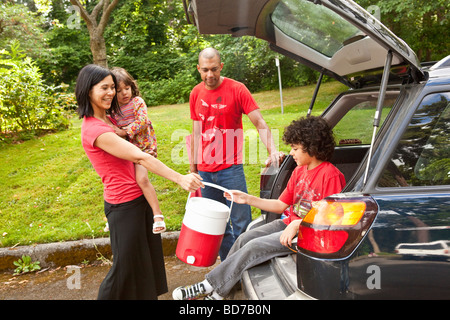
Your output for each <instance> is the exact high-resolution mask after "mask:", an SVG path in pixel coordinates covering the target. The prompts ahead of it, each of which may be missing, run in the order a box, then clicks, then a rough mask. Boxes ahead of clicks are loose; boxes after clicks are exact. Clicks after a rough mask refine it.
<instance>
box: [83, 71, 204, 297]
mask: <svg viewBox="0 0 450 320" xmlns="http://www.w3.org/2000/svg"><path fill="white" fill-rule="evenodd" d="M116 86H117V83H116V79H115V77H114V76H113V75H112V73H111V72H110V71H109V70H108V69H105V68H102V67H100V66H97V65H87V66H85V67H84V68H83V69H81V71H80V73H79V75H78V78H77V84H76V88H75V94H76V98H77V103H78V110H77V111H78V114H79V116H80V118H83V123H82V126H81V140H82V144H83V148H84V150H85V152H86V155H87V157H88V158H89V160H90V161H91V163H92V166H93V167H94V169H95V171H96V172H97V174H98V175H99V176H100V178H101V180H102V182H103V186H104V193H103V195H104V200H105V214H106V217H107V219H108V224H109V228H110V238H111V249H112V253H113V256H114V261H113V266H112V268H111V270H110V271H109V273H108V275H107V276H106V278H105V279H104V280H103V282H102V284H101V286H100V289H99V294H98V299H157V296H158V295H160V294H162V293H165V292H167V283H166V275H165V268H164V260H163V254H162V247H161V237H160V235H159V234H158V235H155V234H153V233H152V224H153V214H152V210H151V207H150V206H149V204H148V202H147V201H146V200H145V197H144V196H143V193H142V190H141V189H140V188H139V186H138V184H137V183H136V177H135V170H134V164H135V163H138V164H140V165H142V166H144V167H145V168H146V169H147V170H149V171H151V172H153V173H156V174H158V175H160V176H162V177H164V178H166V179H169V180H171V181H174V182H176V183H178V184H179V185H180V186H181V187H182V188H183V189H185V190H187V191H190V192H194V191H195V190H197V189H198V188H199V187H202V186H203V184H202V183H201V181H200V180H201V178H200V176H198V175H197V174H189V175H181V174H179V173H177V172H175V171H174V170H172V169H170V168H168V167H167V166H166V165H164V164H163V163H162V162H161V161H159V160H157V159H156V158H154V157H153V156H151V155H149V154H148V153H144V152H142V151H141V150H140V149H139V148H138V147H136V146H134V145H133V144H131V143H129V142H127V141H126V140H124V139H122V138H120V137H119V136H118V135H116V134H115V133H114V126H115V121H114V119H112V118H111V117H110V115H111V114H112V113H113V112H120V110H119V105H118V103H117V98H116Z"/></svg>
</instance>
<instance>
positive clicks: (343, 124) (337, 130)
mask: <svg viewBox="0 0 450 320" xmlns="http://www.w3.org/2000/svg"><path fill="white" fill-rule="evenodd" d="M395 101H396V97H392V98H386V99H385V100H384V107H383V109H382V112H381V121H380V127H381V125H382V124H383V122H384V119H385V118H386V116H387V115H388V114H389V112H390V111H391V108H392V106H393V104H394V102H395ZM376 105H377V96H373V97H372V100H365V101H363V102H358V103H357V104H356V105H355V106H354V107H352V108H351V109H350V110H349V111H348V112H347V113H346V114H345V116H344V117H343V118H342V119H341V120H339V123H338V124H336V126H335V127H334V128H333V132H334V136H335V140H336V144H337V145H349V144H367V145H368V144H370V142H371V140H372V134H373V118H374V115H375V111H376Z"/></svg>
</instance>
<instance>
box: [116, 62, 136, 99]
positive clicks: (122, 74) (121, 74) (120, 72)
mask: <svg viewBox="0 0 450 320" xmlns="http://www.w3.org/2000/svg"><path fill="white" fill-rule="evenodd" d="M111 72H112V73H113V74H114V75H115V76H116V80H117V84H119V83H120V82H123V83H124V84H125V85H126V86H130V87H131V94H132V95H133V97H139V96H140V95H141V93H140V92H139V87H138V85H137V82H136V80H134V78H133V77H132V76H131V75H130V74H129V73H128V71H127V70H125V69H124V68H119V67H114V68H112V69H111Z"/></svg>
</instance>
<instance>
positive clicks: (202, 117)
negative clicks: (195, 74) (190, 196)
mask: <svg viewBox="0 0 450 320" xmlns="http://www.w3.org/2000/svg"><path fill="white" fill-rule="evenodd" d="M189 105H190V110H191V119H192V120H194V121H201V122H202V123H203V125H202V129H201V136H202V143H201V146H202V148H201V150H199V157H198V159H199V160H198V162H199V163H198V164H197V168H198V170H200V171H207V172H216V171H219V170H223V169H226V168H228V167H231V166H232V165H234V164H241V163H242V147H243V139H244V134H243V129H242V114H249V113H250V112H252V111H254V110H256V109H259V107H258V105H257V104H256V101H255V99H254V98H253V97H252V95H251V93H250V91H249V90H248V89H247V87H246V86H245V85H244V84H242V83H240V82H238V81H235V80H233V79H230V78H223V81H222V83H221V84H220V86H219V87H218V88H216V89H214V90H208V89H206V88H205V84H204V83H203V82H201V83H199V84H198V85H197V86H195V87H194V89H193V90H192V92H191V95H190V99H189Z"/></svg>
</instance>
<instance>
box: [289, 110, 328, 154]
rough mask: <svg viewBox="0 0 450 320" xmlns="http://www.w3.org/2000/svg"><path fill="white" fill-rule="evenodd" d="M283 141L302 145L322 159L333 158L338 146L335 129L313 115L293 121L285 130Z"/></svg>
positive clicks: (309, 152)
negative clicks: (335, 139)
mask: <svg viewBox="0 0 450 320" xmlns="http://www.w3.org/2000/svg"><path fill="white" fill-rule="evenodd" d="M283 141H284V142H285V143H286V144H291V145H292V144H299V145H301V146H302V147H303V151H305V152H307V153H308V154H309V155H310V156H311V157H316V158H317V159H318V160H322V161H330V160H331V157H332V156H333V152H334V147H335V146H336V142H335V141H334V134H333V130H331V128H330V126H329V125H328V123H327V122H326V121H325V120H324V119H323V118H320V117H313V116H310V117H306V118H300V119H298V120H294V121H292V122H291V124H290V125H289V126H287V127H286V129H285V131H284V134H283Z"/></svg>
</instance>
